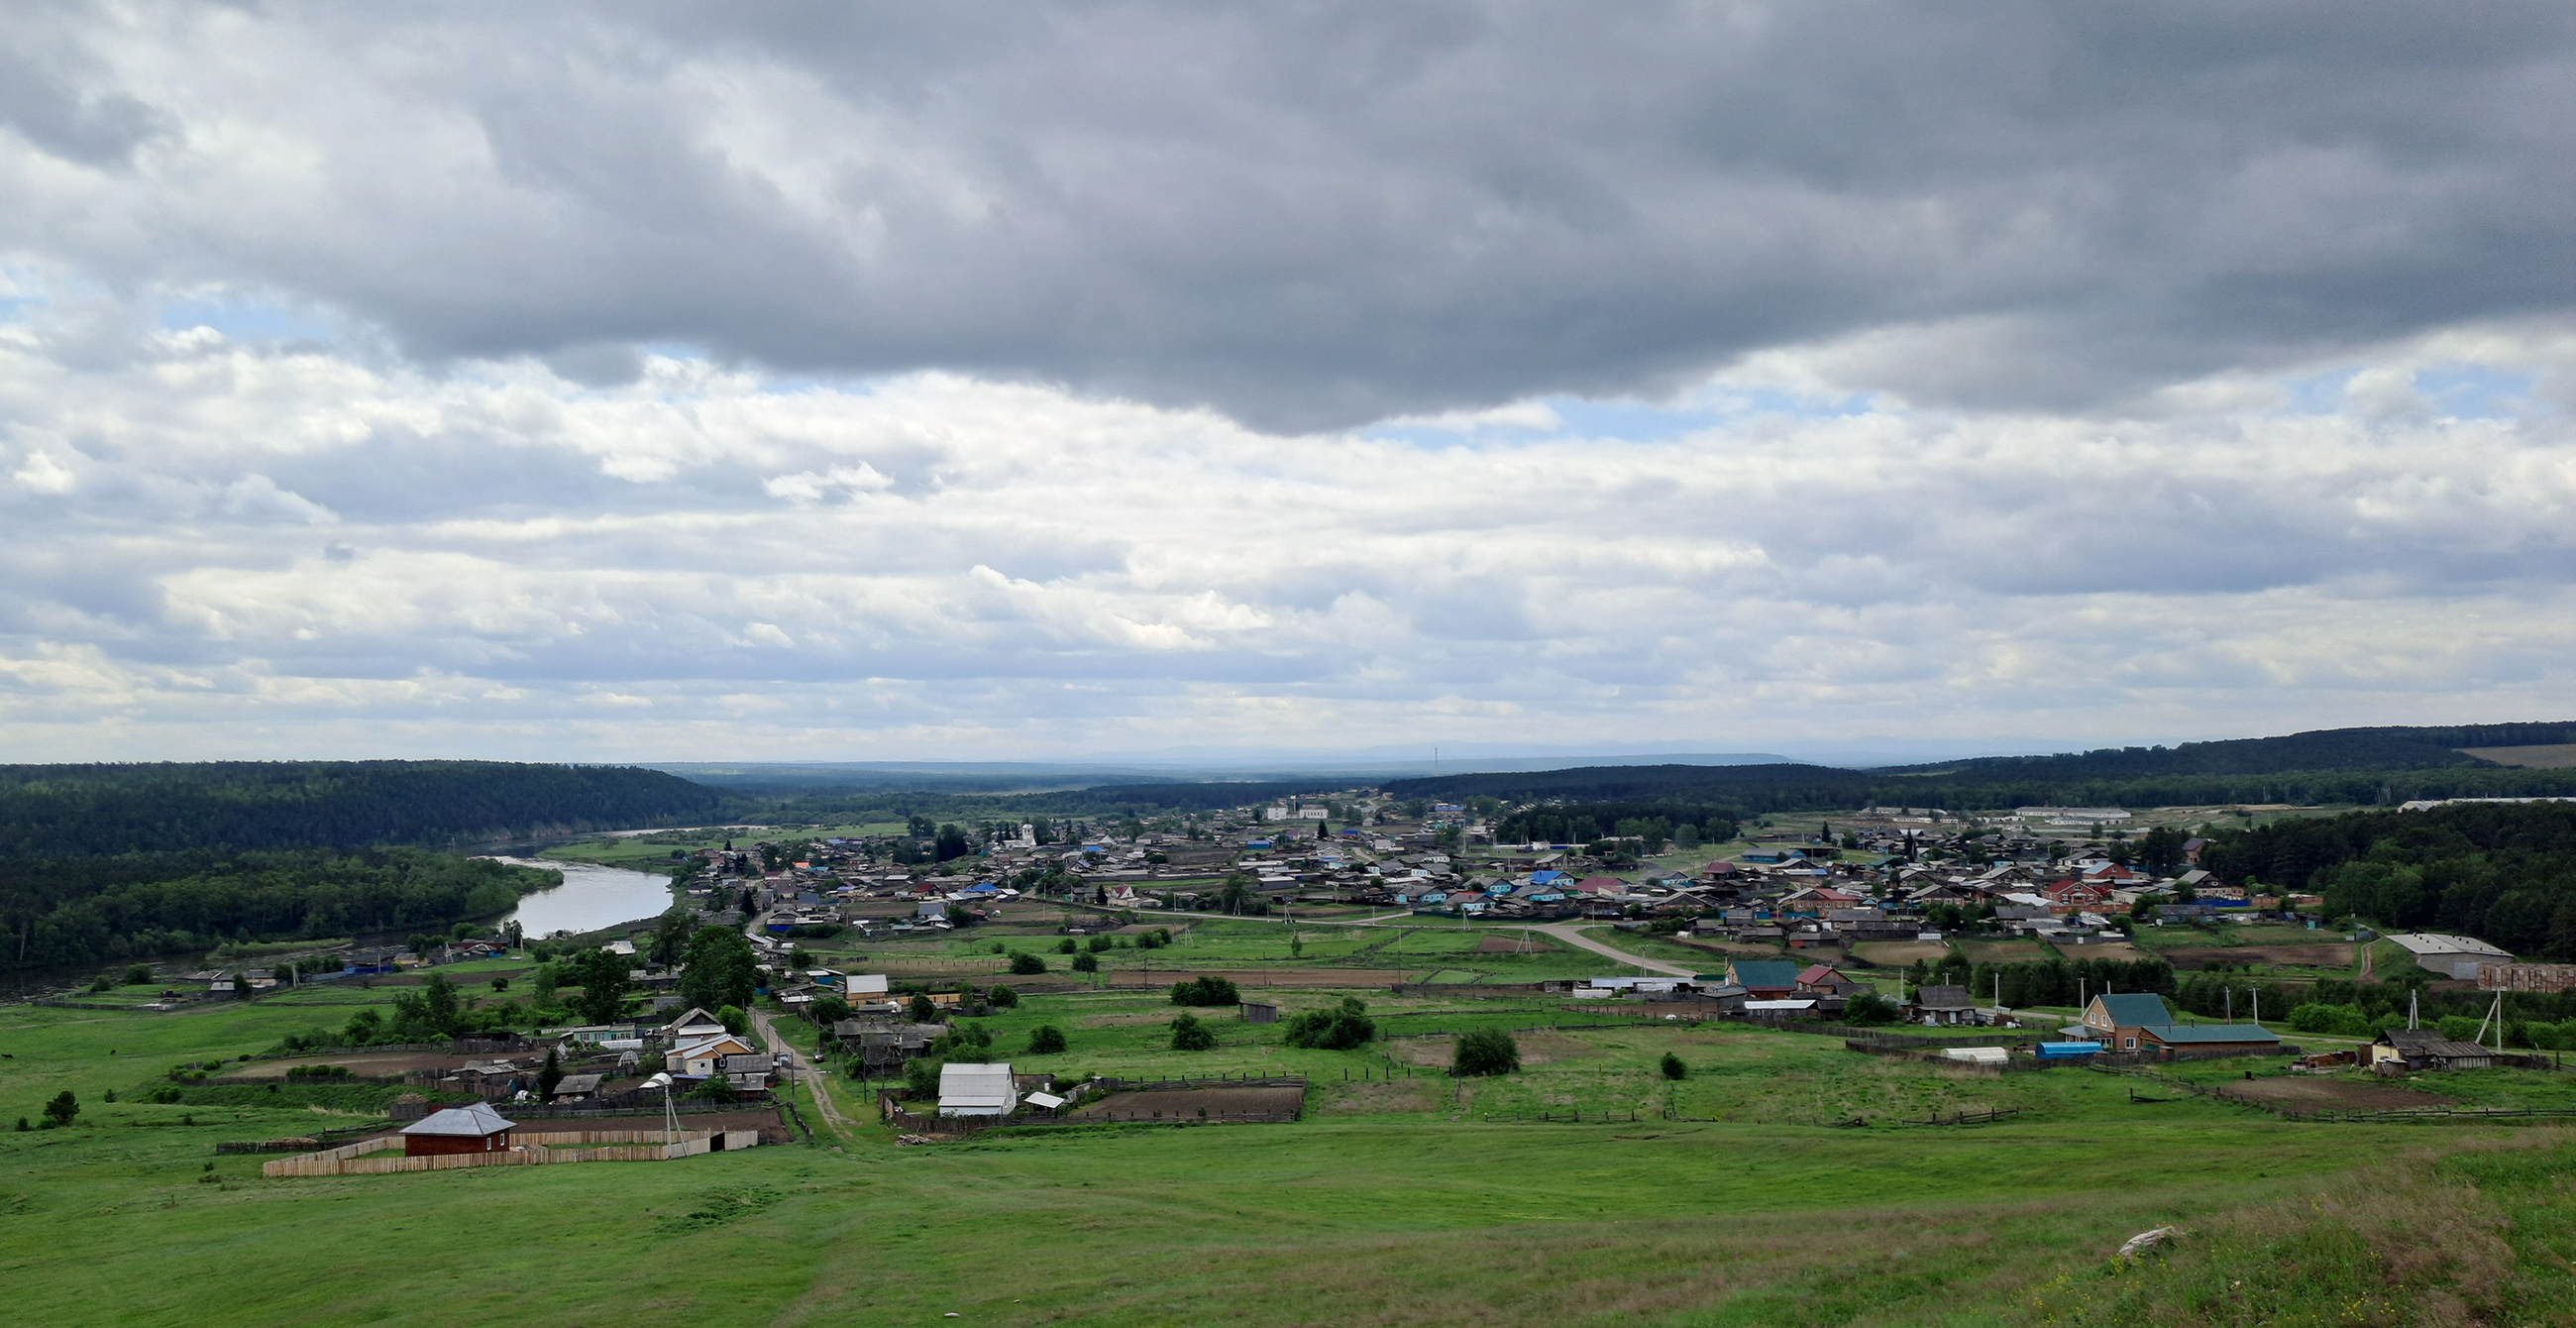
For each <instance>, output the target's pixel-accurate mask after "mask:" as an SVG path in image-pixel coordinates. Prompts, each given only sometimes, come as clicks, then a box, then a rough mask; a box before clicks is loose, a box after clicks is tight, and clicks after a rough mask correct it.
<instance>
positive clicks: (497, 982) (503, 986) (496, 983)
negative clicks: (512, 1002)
mask: <svg viewBox="0 0 2576 1328" xmlns="http://www.w3.org/2000/svg"><path fill="white" fill-rule="evenodd" d="M509 989H510V980H509V979H508V978H494V979H492V990H494V991H508V990H509Z"/></svg>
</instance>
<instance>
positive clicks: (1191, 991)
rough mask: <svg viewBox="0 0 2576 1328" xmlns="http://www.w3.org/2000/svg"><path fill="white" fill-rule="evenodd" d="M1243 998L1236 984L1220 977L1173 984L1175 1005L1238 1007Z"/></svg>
mask: <svg viewBox="0 0 2576 1328" xmlns="http://www.w3.org/2000/svg"><path fill="white" fill-rule="evenodd" d="M1242 1000H1243V996H1242V994H1241V993H1240V992H1237V991H1236V990H1235V989H1234V984H1233V983H1232V982H1229V981H1227V980H1226V979H1224V978H1220V977H1202V978H1197V979H1193V980H1192V981H1189V982H1175V983H1173V984H1172V1004H1174V1005H1201V1006H1205V1005H1236V1004H1240V1003H1241V1002H1242Z"/></svg>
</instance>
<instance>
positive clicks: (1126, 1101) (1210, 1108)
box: [1065, 1087, 1306, 1121]
mask: <svg viewBox="0 0 2576 1328" xmlns="http://www.w3.org/2000/svg"><path fill="white" fill-rule="evenodd" d="M1305 1103H1306V1090H1304V1089H1302V1088H1257V1087H1246V1088H1167V1089H1153V1090H1146V1091H1139V1092H1133V1093H1112V1094H1110V1095H1109V1096H1107V1097H1104V1098H1102V1099H1100V1100H1099V1101H1098V1102H1094V1103H1092V1104H1091V1105H1089V1106H1087V1107H1084V1108H1082V1109H1081V1110H1080V1111H1075V1112H1069V1113H1067V1114H1066V1117H1065V1118H1066V1119H1067V1120H1080V1121H1110V1120H1115V1121H1133V1120H1197V1119H1199V1118H1200V1117H1224V1116H1244V1115H1256V1116H1257V1115H1278V1116H1287V1117H1291V1118H1293V1117H1295V1116H1296V1115H1297V1114H1298V1113H1299V1112H1300V1111H1301V1110H1303V1109H1304V1107H1305Z"/></svg>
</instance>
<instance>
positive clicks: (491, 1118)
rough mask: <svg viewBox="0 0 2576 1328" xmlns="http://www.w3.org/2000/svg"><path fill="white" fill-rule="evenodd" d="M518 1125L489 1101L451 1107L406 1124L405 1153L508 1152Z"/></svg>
mask: <svg viewBox="0 0 2576 1328" xmlns="http://www.w3.org/2000/svg"><path fill="white" fill-rule="evenodd" d="M517 1128H518V1127H517V1126H516V1125H514V1124H512V1123H511V1122H509V1121H506V1120H503V1119H502V1118H501V1113H499V1112H497V1111H494V1110H493V1109H492V1108H491V1106H490V1105H489V1104H487V1103H482V1102H477V1103H475V1104H474V1105H472V1106H468V1107H449V1108H448V1109H447V1110H445V1111H440V1112H433V1113H431V1114H430V1115H427V1116H424V1117H422V1118H421V1119H419V1120H416V1121H413V1122H412V1123H411V1124H409V1125H406V1126H404V1127H402V1137H403V1156H405V1157H445V1156H448V1155H449V1154H452V1153H505V1152H508V1151H509V1149H510V1131H512V1130H514V1129H517Z"/></svg>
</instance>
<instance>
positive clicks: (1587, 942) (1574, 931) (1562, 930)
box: [1537, 922, 1699, 978]
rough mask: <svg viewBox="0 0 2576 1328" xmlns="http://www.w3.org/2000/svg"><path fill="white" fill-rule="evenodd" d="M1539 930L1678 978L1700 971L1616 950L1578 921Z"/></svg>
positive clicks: (1623, 961) (1624, 962)
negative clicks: (1587, 932)
mask: <svg viewBox="0 0 2576 1328" xmlns="http://www.w3.org/2000/svg"><path fill="white" fill-rule="evenodd" d="M1537 930H1539V931H1543V932H1546V933H1547V934H1548V935H1550V936H1553V937H1555V938H1557V939H1558V940H1560V941H1563V942H1565V943H1566V944H1568V945H1579V946H1581V947H1583V948H1584V949H1586V950H1590V951H1591V952H1592V953H1594V954H1597V955H1608V956H1609V957H1611V958H1613V959H1616V960H1618V961H1619V962H1620V963H1623V964H1635V965H1636V966H1637V967H1639V968H1643V969H1648V970H1651V971H1653V972H1657V973H1669V974H1671V975H1672V976H1674V977H1677V978H1687V977H1695V976H1697V975H1698V972H1699V970H1697V969H1694V968H1689V967H1685V966H1683V965H1681V964H1668V963H1665V962H1664V961H1663V960H1661V959H1648V958H1646V957H1645V956H1644V955H1632V954H1629V953H1628V952H1626V951H1624V950H1614V949H1612V948H1610V947H1609V946H1607V945H1604V944H1602V943H1601V942H1599V941H1596V940H1594V939H1592V938H1591V937H1589V936H1586V935H1584V934H1583V928H1582V926H1581V925H1580V924H1578V923H1572V922H1550V923H1544V924H1542V925H1540V926H1539V927H1538V928H1537Z"/></svg>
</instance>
